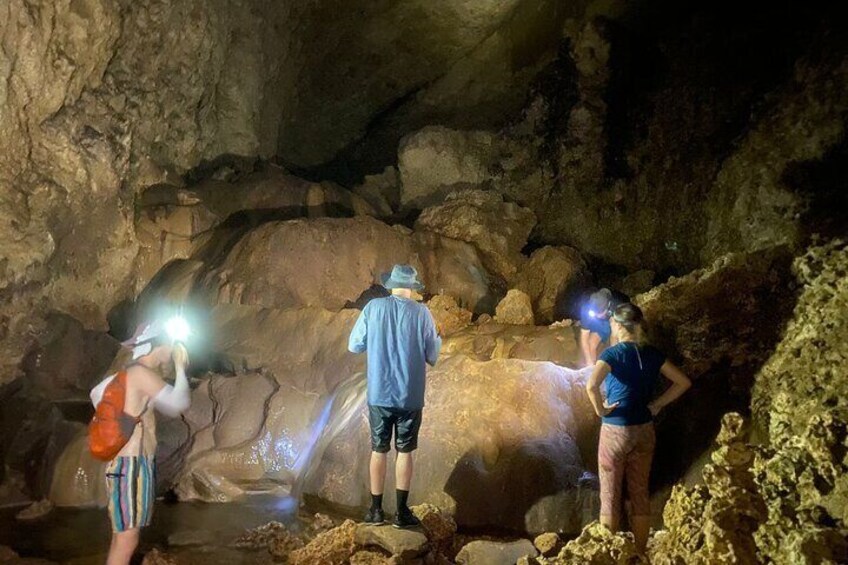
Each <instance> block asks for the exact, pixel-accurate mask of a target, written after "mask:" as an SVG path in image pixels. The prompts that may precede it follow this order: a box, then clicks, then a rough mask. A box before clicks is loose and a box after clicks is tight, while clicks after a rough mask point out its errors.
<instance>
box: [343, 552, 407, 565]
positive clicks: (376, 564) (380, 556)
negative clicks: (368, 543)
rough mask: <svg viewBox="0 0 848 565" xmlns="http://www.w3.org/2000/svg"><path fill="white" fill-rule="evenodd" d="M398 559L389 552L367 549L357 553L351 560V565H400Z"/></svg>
mask: <svg viewBox="0 0 848 565" xmlns="http://www.w3.org/2000/svg"><path fill="white" fill-rule="evenodd" d="M400 563H402V562H401V561H400V560H399V559H397V558H396V557H394V556H392V555H390V554H388V553H387V552H382V551H375V550H373V549H365V550H361V551H357V552H356V553H354V554H353V556H352V557H351V558H350V565H400Z"/></svg>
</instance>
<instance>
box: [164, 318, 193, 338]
mask: <svg viewBox="0 0 848 565" xmlns="http://www.w3.org/2000/svg"><path fill="white" fill-rule="evenodd" d="M165 333H167V334H168V337H169V338H171V340H172V341H175V342H177V341H179V342H185V341H186V340H187V339H188V337H189V335H191V327H190V326H189V325H188V322H187V321H186V319H185V318H183V317H182V316H173V317H172V318H170V319H169V320H168V321H167V322H165Z"/></svg>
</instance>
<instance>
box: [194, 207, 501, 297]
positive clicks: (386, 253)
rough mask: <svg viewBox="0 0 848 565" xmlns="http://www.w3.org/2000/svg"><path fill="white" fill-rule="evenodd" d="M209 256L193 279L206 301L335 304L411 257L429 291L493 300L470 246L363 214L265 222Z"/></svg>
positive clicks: (366, 287)
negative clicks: (216, 256) (212, 257)
mask: <svg viewBox="0 0 848 565" xmlns="http://www.w3.org/2000/svg"><path fill="white" fill-rule="evenodd" d="M214 263H215V264H214V265H213V267H212V268H211V269H203V270H201V272H200V273H198V283H199V284H198V285H196V286H200V287H201V288H203V289H204V290H205V292H206V293H207V294H208V295H209V297H210V298H209V299H210V301H211V302H212V303H213V304H214V303H234V304H252V305H262V306H267V307H272V308H301V307H321V308H326V309H329V310H341V309H342V308H344V307H345V305H346V304H348V303H352V302H354V301H355V300H356V299H357V297H359V295H360V294H361V293H363V292H364V291H366V290H367V289H368V288H369V287H370V286H371V285H373V284H375V283H378V282H379V277H380V275H381V274H382V273H384V272H387V271H389V270H391V268H392V265H393V264H395V263H411V264H412V265H413V266H415V267H416V268H417V269H418V271H419V273H420V274H421V277H422V279H423V282H424V284H425V285H426V287H427V290H428V291H429V292H432V293H442V292H445V293H448V294H451V295H452V296H454V297H456V298H457V299H458V300H459V302H460V304H461V305H463V306H464V307H467V308H468V309H469V310H473V311H475V312H485V311H491V310H492V309H493V308H494V302H495V297H494V295H493V292H492V290H491V288H490V284H489V275H488V273H487V271H486V269H485V268H484V267H483V265H482V264H481V262H480V260H479V259H478V256H477V252H476V251H475V250H474V248H473V247H471V246H470V245H468V244H466V243H463V242H461V241H456V240H452V239H448V238H446V237H440V236H438V235H435V234H432V233H411V232H410V231H408V230H406V229H404V228H393V227H390V226H387V225H386V224H384V223H382V222H379V221H377V220H375V219H372V218H366V217H359V218H352V219H329V218H325V219H316V220H291V221H279V222H269V223H265V224H263V225H261V226H259V227H258V228H256V229H254V230H252V231H250V232H249V233H247V235H245V236H244V237H242V238H241V239H240V240H239V241H238V242H237V243H236V244H235V245H234V246H233V247H232V249H231V250H229V252H227V253H226V255H225V257H223V258H221V260H220V262H214Z"/></svg>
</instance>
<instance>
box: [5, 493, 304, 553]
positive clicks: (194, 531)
mask: <svg viewBox="0 0 848 565" xmlns="http://www.w3.org/2000/svg"><path fill="white" fill-rule="evenodd" d="M20 510H21V508H20V507H16V508H0V545H5V546H9V547H11V548H12V549H13V550H15V551H16V552H17V553H18V554H19V555H20V556H21V557H30V558H41V559H48V560H50V561H55V562H58V563H72V564H75V565H88V564H92V565H94V564H102V563H104V562H105V560H106V553H107V551H108V549H109V540H110V536H111V532H110V527H109V520H108V518H107V516H106V512H105V510H104V509H102V508H56V509H54V510H53V511H52V512H50V514H48V515H47V516H44V517H42V518H40V519H37V520H32V521H27V522H21V521H18V520H16V519H15V514H16V513H17V512H19V511H20ZM272 520H276V521H278V522H282V523H284V524H286V525H288V526H290V527H292V528H293V529H296V528H299V527H301V526H302V524H303V523H302V521H301V520H300V518H299V517H298V514H297V509H296V504H295V503H294V500H293V499H291V498H278V497H270V496H267V497H266V496H252V497H248V498H246V499H245V500H244V501H239V502H232V503H227V504H209V503H202V502H177V503H167V502H164V501H162V500H161V499H160V500H157V501H156V510H155V512H154V515H153V523H152V524H151V525H150V526H149V527H148V528H145V529H144V530H143V531H142V535H141V543H140V545H139V549H138V551H137V552H136V555H137V556H139V555H143V554H145V553H147V552H148V551H150V550H152V549H154V548H158V549H160V550H165V551H168V552H169V553H176V554H179V555H180V556H181V562H183V561H185V562H197V563H203V564H204V565H214V564H217V563H222V564H223V563H240V562H245V563H247V562H249V563H256V562H259V561H261V558H260V553H261V554H263V555H262V556H264V555H267V552H265V551H262V552H256V551H250V550H245V549H236V548H234V547H233V542H234V541H235V540H236V539H237V538H238V537H239V536H240V535H242V534H243V533H244V532H245V530H248V529H251V528H255V527H257V526H261V525H263V524H266V523H268V522H270V521H272ZM169 538H170V542H169Z"/></svg>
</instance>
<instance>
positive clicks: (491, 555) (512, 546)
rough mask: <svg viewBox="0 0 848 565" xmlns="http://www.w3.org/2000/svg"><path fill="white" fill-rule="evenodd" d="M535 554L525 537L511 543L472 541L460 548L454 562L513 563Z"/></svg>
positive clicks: (471, 564) (470, 564) (473, 564)
mask: <svg viewBox="0 0 848 565" xmlns="http://www.w3.org/2000/svg"><path fill="white" fill-rule="evenodd" d="M537 554H538V552H537V551H536V548H535V547H533V542H531V541H530V540H526V539H523V540H518V541H514V542H511V543H498V542H493V541H472V542H471V543H469V544H468V545H466V546H465V547H463V548H462V549H461V550H460V552H459V554H458V555H457V556H456V562H457V563H458V564H460V565H489V564H494V563H515V562H516V561H518V560H519V559H521V558H522V557H524V556H527V555H529V556H531V557H535V556H536V555H537Z"/></svg>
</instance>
